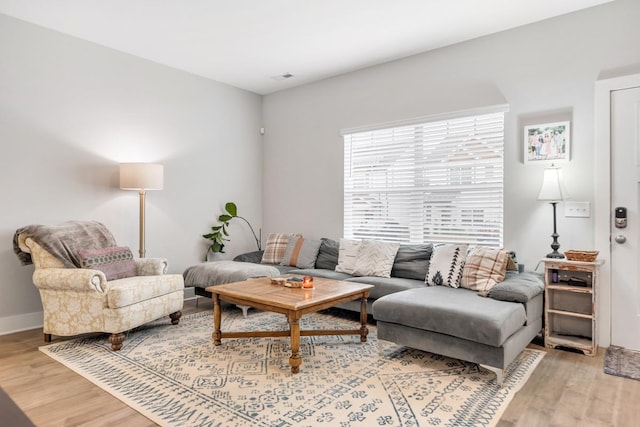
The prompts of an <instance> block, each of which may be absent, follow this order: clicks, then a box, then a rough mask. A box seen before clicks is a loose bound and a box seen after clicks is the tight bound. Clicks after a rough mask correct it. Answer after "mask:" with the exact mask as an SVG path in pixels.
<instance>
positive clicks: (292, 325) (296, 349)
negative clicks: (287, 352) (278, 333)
mask: <svg viewBox="0 0 640 427" xmlns="http://www.w3.org/2000/svg"><path fill="white" fill-rule="evenodd" d="M289 331H290V334H291V357H289V365H291V373H292V374H297V373H298V372H299V371H300V365H301V364H302V358H301V357H300V319H299V318H298V317H297V316H296V314H295V313H292V314H289Z"/></svg>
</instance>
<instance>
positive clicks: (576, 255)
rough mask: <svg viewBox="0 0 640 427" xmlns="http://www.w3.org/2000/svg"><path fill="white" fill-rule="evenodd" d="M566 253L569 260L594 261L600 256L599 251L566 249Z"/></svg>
mask: <svg viewBox="0 0 640 427" xmlns="http://www.w3.org/2000/svg"><path fill="white" fill-rule="evenodd" d="M564 255H565V256H566V257H567V259H568V260H569V261H585V262H593V261H595V260H596V258H598V251H574V250H571V251H566V252H565V253H564Z"/></svg>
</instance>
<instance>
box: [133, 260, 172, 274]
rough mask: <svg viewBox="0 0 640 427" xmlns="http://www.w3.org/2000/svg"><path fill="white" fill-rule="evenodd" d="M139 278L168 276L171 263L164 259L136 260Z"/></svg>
mask: <svg viewBox="0 0 640 427" xmlns="http://www.w3.org/2000/svg"><path fill="white" fill-rule="evenodd" d="M134 261H135V263H136V274H137V275H138V276H158V275H161V274H166V273H167V270H168V269H169V262H168V261H167V260H166V259H164V258H135V259H134Z"/></svg>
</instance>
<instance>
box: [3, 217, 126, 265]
mask: <svg viewBox="0 0 640 427" xmlns="http://www.w3.org/2000/svg"><path fill="white" fill-rule="evenodd" d="M20 235H22V236H23V238H31V239H33V240H34V241H35V242H36V243H37V244H39V245H40V246H42V247H43V248H44V249H45V250H46V251H47V252H49V253H50V254H51V255H53V256H54V257H56V258H58V259H59V260H60V261H62V262H63V263H64V265H65V266H66V267H69V268H73V267H78V268H79V267H80V259H79V257H78V251H80V250H81V249H101V248H106V247H110V246H116V240H115V238H114V237H113V235H112V234H111V232H110V231H109V230H108V229H107V227H105V226H104V225H103V224H102V223H100V222H97V221H68V222H64V223H62V224H60V225H37V224H35V225H27V226H26V227H22V228H19V229H17V230H16V232H15V234H14V235H13V251H14V252H15V253H16V255H17V256H18V258H19V259H20V262H21V263H22V265H27V264H31V263H32V262H33V261H32V260H31V254H29V253H28V252H24V251H23V250H22V249H20V245H19V241H18V238H19V236H20Z"/></svg>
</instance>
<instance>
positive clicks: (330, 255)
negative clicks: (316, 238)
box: [316, 237, 340, 270]
mask: <svg viewBox="0 0 640 427" xmlns="http://www.w3.org/2000/svg"><path fill="white" fill-rule="evenodd" d="M320 241H321V242H322V244H321V245H320V250H319V251H318V258H317V259H316V268H321V269H323V270H335V269H336V266H337V265H338V251H339V250H340V243H339V242H337V241H335V240H333V239H328V238H326V237H323V238H322V239H320Z"/></svg>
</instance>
